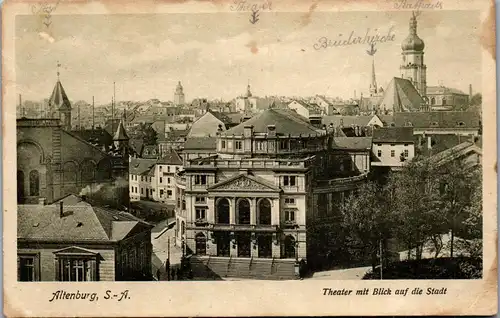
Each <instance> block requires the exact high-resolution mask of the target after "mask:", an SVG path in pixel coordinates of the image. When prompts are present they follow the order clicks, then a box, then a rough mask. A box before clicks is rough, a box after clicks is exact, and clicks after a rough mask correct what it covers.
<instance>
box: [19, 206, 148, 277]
mask: <svg viewBox="0 0 500 318" xmlns="http://www.w3.org/2000/svg"><path fill="white" fill-rule="evenodd" d="M17 220H18V221H17V223H18V232H17V233H18V234H17V259H18V262H17V268H18V281H74V282H82V281H120V280H121V281H133V280H151V277H152V275H151V253H152V246H151V228H152V226H151V225H149V224H147V223H145V222H142V221H140V220H138V219H136V218H134V217H133V216H131V215H129V214H126V213H122V212H118V211H114V210H109V209H103V208H98V207H93V206H92V205H90V204H88V203H85V202H79V203H76V204H72V205H65V204H64V202H63V201H60V202H57V204H53V205H19V206H18V218H17Z"/></svg>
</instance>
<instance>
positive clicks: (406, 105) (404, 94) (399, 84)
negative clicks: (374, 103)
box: [380, 77, 424, 112]
mask: <svg viewBox="0 0 500 318" xmlns="http://www.w3.org/2000/svg"><path fill="white" fill-rule="evenodd" d="M423 103H424V100H423V98H422V97H421V96H420V94H419V93H418V91H417V89H416V88H415V86H413V84H412V83H411V82H410V81H409V80H407V79H403V78H398V77H394V78H393V79H392V80H391V82H390V83H389V85H388V86H387V88H386V89H385V92H384V96H383V98H382V100H381V102H380V108H382V109H388V110H392V111H393V112H408V111H419V110H420V109H421V107H422V104H423Z"/></svg>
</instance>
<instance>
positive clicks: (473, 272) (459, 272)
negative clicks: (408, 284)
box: [363, 257, 483, 279]
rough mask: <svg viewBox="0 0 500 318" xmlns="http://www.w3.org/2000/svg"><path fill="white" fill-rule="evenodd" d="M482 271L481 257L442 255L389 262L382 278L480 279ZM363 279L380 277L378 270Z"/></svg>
mask: <svg viewBox="0 0 500 318" xmlns="http://www.w3.org/2000/svg"><path fill="white" fill-rule="evenodd" d="M482 271H483V261H482V259H481V258H471V257H454V258H451V257H443V258H435V259H421V260H407V261H402V262H395V263H390V264H388V265H387V266H386V267H384V269H383V279H480V278H481V277H482ZM363 279H380V270H376V271H375V272H372V271H370V272H368V273H367V274H365V276H363Z"/></svg>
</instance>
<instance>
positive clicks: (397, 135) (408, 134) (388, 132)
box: [373, 127, 414, 143]
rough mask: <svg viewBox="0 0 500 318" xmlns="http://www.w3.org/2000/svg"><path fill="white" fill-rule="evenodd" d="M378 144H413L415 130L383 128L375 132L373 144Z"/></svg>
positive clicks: (408, 128)
mask: <svg viewBox="0 0 500 318" xmlns="http://www.w3.org/2000/svg"><path fill="white" fill-rule="evenodd" d="M377 142H405V143H413V142H414V139H413V128H411V127H382V128H376V129H374V130H373V143H377Z"/></svg>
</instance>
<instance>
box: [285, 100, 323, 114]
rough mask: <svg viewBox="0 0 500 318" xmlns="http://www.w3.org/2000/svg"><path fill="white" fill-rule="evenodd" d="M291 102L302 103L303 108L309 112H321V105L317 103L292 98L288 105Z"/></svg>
mask: <svg viewBox="0 0 500 318" xmlns="http://www.w3.org/2000/svg"><path fill="white" fill-rule="evenodd" d="M293 103H297V104H299V105H302V106H303V107H304V108H306V109H307V110H308V111H309V112H310V114H321V107H320V106H319V105H317V104H316V103H312V102H306V101H304V100H293V101H292V102H290V103H289V104H288V105H291V104H293Z"/></svg>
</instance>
